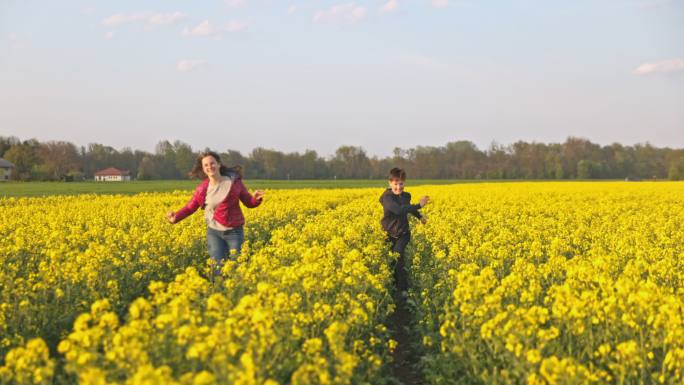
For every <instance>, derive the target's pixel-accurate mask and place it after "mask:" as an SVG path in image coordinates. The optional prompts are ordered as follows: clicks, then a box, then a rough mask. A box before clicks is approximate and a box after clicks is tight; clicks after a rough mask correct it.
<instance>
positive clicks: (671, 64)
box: [633, 59, 684, 75]
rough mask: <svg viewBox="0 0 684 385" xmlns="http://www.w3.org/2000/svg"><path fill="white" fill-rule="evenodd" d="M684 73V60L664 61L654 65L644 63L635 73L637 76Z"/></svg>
mask: <svg viewBox="0 0 684 385" xmlns="http://www.w3.org/2000/svg"><path fill="white" fill-rule="evenodd" d="M680 71H684V59H671V60H663V61H659V62H654V63H644V64H642V65H640V66H639V67H638V68H637V69H635V70H634V71H633V73H634V74H635V75H648V74H654V73H671V72H680Z"/></svg>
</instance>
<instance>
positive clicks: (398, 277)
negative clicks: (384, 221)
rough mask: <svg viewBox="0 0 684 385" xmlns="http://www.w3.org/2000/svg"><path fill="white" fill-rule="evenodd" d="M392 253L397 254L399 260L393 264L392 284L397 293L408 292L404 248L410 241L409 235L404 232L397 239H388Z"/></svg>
mask: <svg viewBox="0 0 684 385" xmlns="http://www.w3.org/2000/svg"><path fill="white" fill-rule="evenodd" d="M388 238H389V239H388V240H389V242H390V243H391V245H392V251H394V252H396V253H399V259H398V260H397V262H396V263H395V264H394V284H395V285H396V287H397V290H398V291H406V290H408V273H407V272H406V253H405V250H406V246H407V245H408V243H409V241H410V240H411V233H410V232H406V233H404V234H402V235H400V236H399V237H397V238H395V237H392V236H389V237H388Z"/></svg>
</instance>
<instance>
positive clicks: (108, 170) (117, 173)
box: [95, 167, 131, 176]
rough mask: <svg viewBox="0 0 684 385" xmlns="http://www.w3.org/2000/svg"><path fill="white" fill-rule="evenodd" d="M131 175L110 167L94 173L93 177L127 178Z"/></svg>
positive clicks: (128, 172) (126, 171)
mask: <svg viewBox="0 0 684 385" xmlns="http://www.w3.org/2000/svg"><path fill="white" fill-rule="evenodd" d="M127 175H131V172H130V171H128V170H119V169H118V168H114V167H110V168H105V169H104V170H100V171H98V172H96V173H95V176H127Z"/></svg>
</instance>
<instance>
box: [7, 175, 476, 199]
mask: <svg viewBox="0 0 684 385" xmlns="http://www.w3.org/2000/svg"><path fill="white" fill-rule="evenodd" d="M472 182H475V181H471V180H469V181H457V180H427V179H422V180H418V179H417V180H409V181H408V183H407V186H417V185H425V184H454V183H472ZM198 183H199V181H193V180H156V181H131V182H94V181H90V182H3V183H0V197H28V196H43V195H73V194H137V193H141V192H165V191H174V190H192V189H194V188H195V186H197V184H198ZM245 184H246V185H247V187H248V188H249V189H250V190H256V189H297V188H362V187H377V188H383V187H385V186H386V185H387V182H386V181H385V180H378V179H374V180H358V179H356V180H263V179H254V180H246V181H245Z"/></svg>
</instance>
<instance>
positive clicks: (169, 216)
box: [166, 211, 176, 224]
mask: <svg viewBox="0 0 684 385" xmlns="http://www.w3.org/2000/svg"><path fill="white" fill-rule="evenodd" d="M166 220H167V221H169V223H171V224H173V223H176V214H174V212H173V211H169V212H168V213H166Z"/></svg>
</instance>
